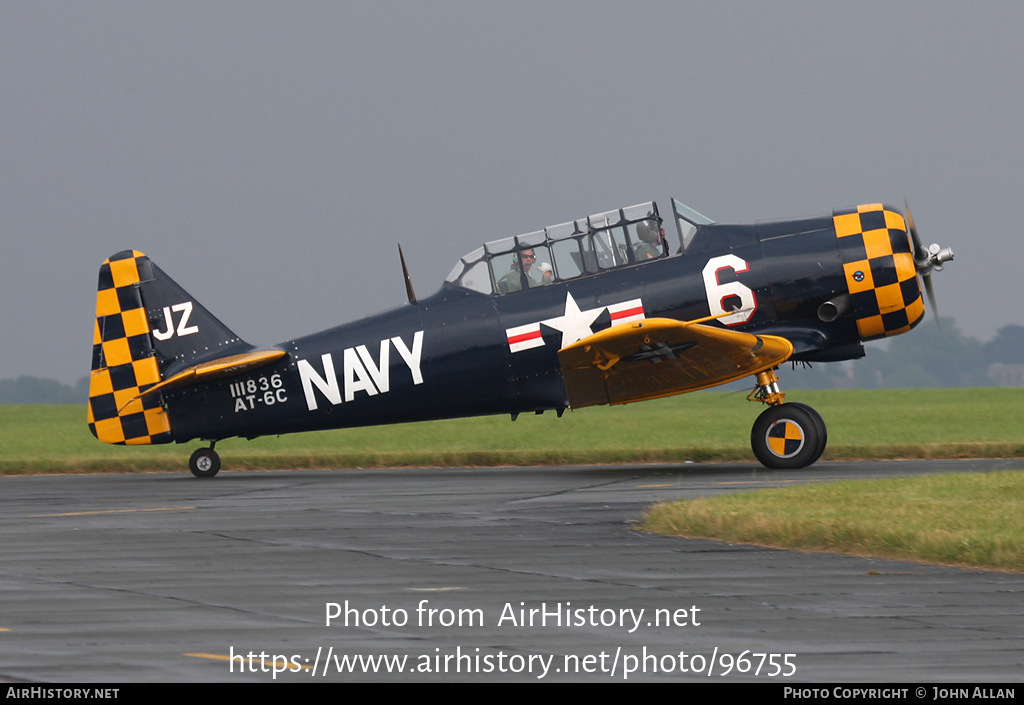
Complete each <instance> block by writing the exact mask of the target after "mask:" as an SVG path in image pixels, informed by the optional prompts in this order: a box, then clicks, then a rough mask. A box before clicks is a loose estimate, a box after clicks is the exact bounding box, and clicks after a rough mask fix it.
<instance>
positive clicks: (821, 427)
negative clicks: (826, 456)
mask: <svg viewBox="0 0 1024 705" xmlns="http://www.w3.org/2000/svg"><path fill="white" fill-rule="evenodd" d="M790 404H792V405H793V406H799V407H800V408H801V409H803V410H804V411H806V412H807V413H808V414H810V415H811V418H813V419H814V421H815V422H816V423H817V424H818V433H819V434H820V436H821V438H820V440H819V441H818V450H817V452H815V454H814V458H813V459H812V460H811V462H809V463H807V464H808V465H813V464H814V463H816V462H818V458H820V457H821V454H822V453H824V452H825V446H826V445H828V428H826V426H825V419H823V418H821V414H819V413H818V412H817V411H815V409H814V407H811V406H808V405H807V404H802V403H800V402H798V401H792V402H790Z"/></svg>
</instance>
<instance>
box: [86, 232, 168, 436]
mask: <svg viewBox="0 0 1024 705" xmlns="http://www.w3.org/2000/svg"><path fill="white" fill-rule="evenodd" d="M152 279H153V265H152V263H151V262H150V260H149V258H148V257H146V255H144V254H142V253H141V252H138V251H135V250H125V251H123V252H119V253H117V254H116V255H113V256H112V257H110V259H108V260H106V261H105V262H104V263H103V264H102V265H101V266H100V276H99V286H98V291H97V294H96V322H95V324H94V327H93V341H92V342H93V346H92V348H93V349H92V374H91V375H90V377H89V412H88V421H89V430H90V431H92V433H93V435H94V436H96V438H98V439H99V440H101V441H103V442H104V443H114V444H119V445H149V444H155V443H170V442H171V441H173V440H174V439H173V436H172V434H171V423H170V419H169V417H168V415H167V411H166V410H165V409H164V400H163V396H162V395H161V393H160V392H154V393H153V394H149V395H146V396H144V397H141V398H140V397H139V395H140V394H142V393H143V392H145V391H146V390H147V389H149V388H150V387H152V386H153V385H155V384H158V383H159V382H160V380H161V377H160V368H159V366H158V365H157V359H156V354H155V350H154V348H153V339H152V335H151V329H150V323H149V318H148V316H147V313H146V307H145V305H144V303H143V300H142V294H141V292H140V288H141V284H142V282H145V281H150V280H152Z"/></svg>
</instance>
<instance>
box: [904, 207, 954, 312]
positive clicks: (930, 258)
mask: <svg viewBox="0 0 1024 705" xmlns="http://www.w3.org/2000/svg"><path fill="white" fill-rule="evenodd" d="M903 205H904V207H905V208H906V209H907V227H908V228H909V229H910V238H911V241H912V242H913V243H914V266H916V267H917V273H918V274H920V275H921V279H922V280H924V289H925V291H926V292H927V293H928V303H929V304H931V307H932V312H933V313H934V314H935V323H936V324H938V323H939V307H938V304H936V303H935V290H934V289H933V288H932V270H933V269H934V270H938V271H940V272H941V271H942V265H943V264H945V263H946V262H950V261H952V259H953V250H952V248H949V247H939V245H937V244H935V243H932V244H931V245H929V246H928V247H927V248H926V247H924V246H923V245H922V244H921V238H920V237H918V234H917V228H916V227H914V216H913V215H911V213H910V204H909V203H907V199H906V198H904V199H903Z"/></svg>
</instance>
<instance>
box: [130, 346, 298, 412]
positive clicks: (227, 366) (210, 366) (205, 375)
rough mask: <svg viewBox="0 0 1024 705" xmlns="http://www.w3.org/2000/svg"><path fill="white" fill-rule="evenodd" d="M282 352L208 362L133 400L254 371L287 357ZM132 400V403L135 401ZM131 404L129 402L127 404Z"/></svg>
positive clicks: (245, 354)
mask: <svg viewBox="0 0 1024 705" xmlns="http://www.w3.org/2000/svg"><path fill="white" fill-rule="evenodd" d="M287 354H288V353H286V352H285V351H284V350H254V351H253V352H247V353H242V354H240V355H228V356H227V357H222V358H220V359H218V360H210V361H208V362H203V363H201V364H199V365H195V366H193V367H190V368H188V369H187V370H183V371H181V372H179V373H178V374H176V375H174V376H173V377H171V378H169V379H165V380H164V381H163V382H160V383H159V384H155V385H153V386H152V387H150V388H149V389H147V390H146V391H144V392H142V393H141V394H139V396H138V397H135V399H139V398H141V397H145V396H148V395H150V394H153V393H154V392H159V391H163V390H166V389H169V388H171V387H185V386H188V385H190V384H198V383H199V382H208V381H210V380H213V379H219V378H221V377H231V376H233V375H237V374H241V373H243V372H249V371H250V370H255V369H257V368H259V367H263V366H264V365H269V364H270V363H272V362H275V361H277V360H280V359H281V358H282V357H284V356H285V355H287ZM135 399H132V401H135ZM129 403H131V402H129Z"/></svg>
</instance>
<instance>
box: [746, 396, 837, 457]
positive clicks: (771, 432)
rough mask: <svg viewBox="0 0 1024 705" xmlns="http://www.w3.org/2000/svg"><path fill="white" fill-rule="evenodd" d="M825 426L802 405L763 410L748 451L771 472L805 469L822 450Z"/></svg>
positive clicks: (755, 423)
mask: <svg viewBox="0 0 1024 705" xmlns="http://www.w3.org/2000/svg"><path fill="white" fill-rule="evenodd" d="M827 440H828V436H827V432H826V430H825V422H824V421H822V419H821V416H820V415H819V414H818V412H816V411H815V410H814V409H812V408H811V407H809V406H807V405H806V404H797V403H792V402H791V403H788V404H778V405H776V406H770V407H768V408H767V409H765V410H764V411H763V412H762V413H761V415H760V416H758V417H757V421H755V422H754V428H753V429H752V430H751V432H750V447H751V448H752V449H753V451H754V455H755V456H757V459H758V460H760V461H761V464H762V465H764V466H765V467H767V468H771V469H773V470H793V469H796V468H803V467H807V466H808V465H810V464H811V463H813V462H814V461H815V460H817V459H818V458H819V457H821V454H822V452H823V451H824V450H825V443H826V442H827Z"/></svg>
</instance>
